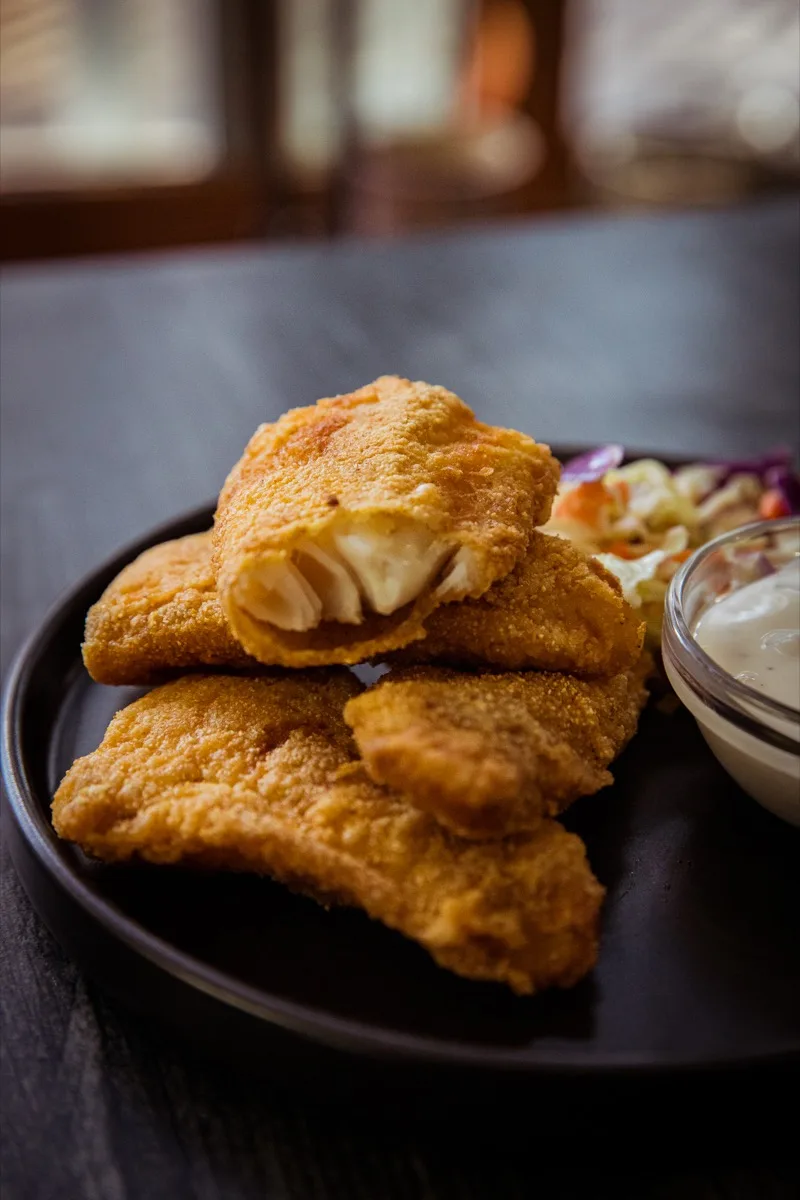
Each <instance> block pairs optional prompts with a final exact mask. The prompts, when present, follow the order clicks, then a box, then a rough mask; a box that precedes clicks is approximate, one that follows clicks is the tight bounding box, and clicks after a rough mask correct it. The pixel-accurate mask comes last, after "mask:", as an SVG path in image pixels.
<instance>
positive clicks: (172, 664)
mask: <svg viewBox="0 0 800 1200" xmlns="http://www.w3.org/2000/svg"><path fill="white" fill-rule="evenodd" d="M83 661H84V663H85V664H86V669H87V671H88V672H89V674H90V675H91V676H92V678H93V679H94V680H96V681H97V682H98V683H109V684H142V683H151V682H153V681H155V680H157V679H159V678H160V677H163V676H165V675H167V674H168V673H169V672H173V671H180V670H186V669H188V668H192V667H198V666H205V667H221V666H224V667H228V668H229V669H232V668H243V667H251V668H258V665H259V664H258V663H256V662H255V661H254V660H253V659H251V658H250V657H249V656H248V655H247V654H246V653H245V651H244V650H243V649H242V647H241V646H240V645H239V643H238V642H237V641H236V638H235V637H234V636H233V634H232V633H231V632H230V629H229V628H228V624H227V622H226V620H225V618H224V616H223V615H222V609H221V608H220V606H219V600H218V599H217V591H216V586H215V583H214V573H213V571H212V569H211V534H210V533H196V534H192V535H191V536H189V537H183V538H178V539H176V540H175V541H171V542H164V543H162V544H161V545H160V546H153V547H151V549H149V550H145V552H144V554H140V555H139V557H138V558H137V559H135V561H134V562H132V563H130V564H129V565H128V566H127V567H125V569H124V570H123V571H121V572H120V574H119V575H118V576H117V577H116V579H114V580H113V581H112V583H110V584H109V586H108V587H107V588H106V590H105V592H104V593H103V595H102V596H101V597H100V599H99V600H98V601H97V603H96V604H94V605H92V607H91V608H90V609H89V614H88V616H87V618H86V632H85V635H84V643H83Z"/></svg>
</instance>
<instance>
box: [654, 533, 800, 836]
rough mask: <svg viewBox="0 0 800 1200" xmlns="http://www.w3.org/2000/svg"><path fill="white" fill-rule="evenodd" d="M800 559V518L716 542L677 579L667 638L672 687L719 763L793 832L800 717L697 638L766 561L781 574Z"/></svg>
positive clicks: (798, 810)
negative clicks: (707, 619) (714, 607)
mask: <svg viewBox="0 0 800 1200" xmlns="http://www.w3.org/2000/svg"><path fill="white" fill-rule="evenodd" d="M798 554H800V518H798V517H784V518H782V519H781V520H778V521H758V522H756V523H755V524H753V525H745V526H744V527H743V528H741V529H736V530H733V531H732V532H730V533H725V534H723V535H722V536H721V537H718V538H715V539H714V541H713V542H709V543H708V545H707V546H703V547H702V548H701V549H700V550H698V551H697V552H696V553H695V554H693V555H692V557H691V558H690V559H689V560H688V561H687V562H686V563H684V565H683V566H682V567H681V569H680V570H679V571H678V572H677V574H676V575H675V577H674V578H673V580H672V583H671V584H670V588H669V592H668V593H667V600H666V605H665V610H664V630H663V635H662V650H663V656H664V667H665V669H666V672H667V675H668V676H669V680H670V683H671V684H672V686H673V687H674V689H675V691H676V692H677V694H678V696H679V698H680V699H681V700H682V702H683V703H684V704H685V705H686V707H687V708H688V709H689V711H690V712H691V713H692V715H693V716H694V718H695V720H696V721H697V724H698V725H699V727H700V730H701V732H702V734H703V736H704V737H705V739H706V741H707V742H708V744H709V746H710V747H711V749H712V750H713V752H714V754H715V755H716V757H717V758H718V759H719V761H720V762H721V763H722V765H723V767H725V769H726V771H728V773H729V774H730V775H732V776H733V778H734V779H735V780H736V781H737V783H738V784H739V785H740V786H741V787H742V788H744V790H745V791H746V792H747V793H748V795H750V796H752V797H753V799H754V800H757V801H758V802H759V804H762V805H763V806H764V807H765V808H768V809H769V810H770V811H771V812H773V813H775V814H776V816H779V817H781V818H783V820H785V821H789V822H790V823H791V824H793V825H800V712H798V711H797V709H794V708H789V707H788V706H787V705H785V704H780V703H779V702H778V701H777V700H772V699H770V698H769V697H768V696H765V695H763V694H762V693H761V692H757V691H755V690H754V689H753V688H750V687H748V686H747V684H745V683H742V682H740V681H739V680H738V679H735V678H734V676H733V675H730V674H729V673H728V672H727V671H726V670H724V668H723V667H721V666H719V664H718V663H716V662H714V660H713V659H712V658H710V657H709V656H708V654H706V652H705V651H704V650H703V649H701V647H700V646H699V645H698V643H697V641H696V640H695V637H694V630H695V629H696V627H697V622H698V621H699V619H700V617H701V616H702V614H703V613H704V612H705V611H706V609H707V608H708V607H709V606H710V605H711V604H713V603H714V601H715V600H716V599H717V598H718V597H719V595H720V593H721V592H723V591H734V590H737V589H738V588H740V587H744V586H745V584H747V583H750V582H752V580H753V579H754V578H757V577H758V564H759V562H760V561H763V560H762V556H763V557H766V558H767V559H768V560H769V562H770V563H771V564H772V565H774V566H780V565H782V564H783V563H785V562H786V561H788V560H789V559H790V558H791V557H793V556H794V555H798ZM798 669H799V670H800V666H798Z"/></svg>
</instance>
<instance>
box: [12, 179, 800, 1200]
mask: <svg viewBox="0 0 800 1200" xmlns="http://www.w3.org/2000/svg"><path fill="white" fill-rule="evenodd" d="M798 253H800V215H799V213H798V206H797V204H796V203H795V202H794V201H792V202H781V203H779V204H771V205H766V206H760V207H754V208H749V209H743V210H739V211H731V212H721V213H713V214H712V213H709V214H706V215H698V216H696V215H686V216H676V217H670V218H655V219H654V218H636V219H627V220H620V219H617V220H614V221H588V222H575V223H570V222H552V223H549V222H548V223H543V224H540V225H539V226H537V227H536V228H535V229H533V230H531V231H523V230H520V229H515V230H513V231H503V230H497V231H495V232H489V233H481V234H476V233H471V234H460V235H456V236H451V237H445V238H433V239H423V240H415V241H411V242H397V243H394V244H392V245H388V246H385V245H380V244H371V245H360V244H356V243H341V244H338V245H335V246H333V247H330V246H328V247H310V248H308V247H304V248H294V249H285V250H275V249H269V250H265V249H262V248H256V247H252V248H242V249H237V250H235V251H227V252H204V253H194V254H191V255H184V256H181V255H175V256H170V257H162V258H156V257H153V258H147V259H138V260H128V261H125V262H122V261H115V262H110V263H102V264H85V265H80V264H75V265H67V266H59V268H58V269H52V268H44V267H37V268H16V269H12V270H8V271H6V272H5V278H4V285H3V291H2V324H1V326H0V338H1V339H2V340H1V341H0V348H1V352H2V359H1V360H0V362H1V365H2V375H1V377H0V394H1V396H2V506H3V542H2V603H3V607H2V662H3V668H4V670H5V668H7V666H8V663H9V661H10V659H11V657H12V656H13V654H14V653H15V651H16V650H17V648H18V646H19V645H20V643H21V641H22V640H23V639H24V637H25V636H26V635H27V634H28V633H30V632H31V631H32V630H33V629H34V628H35V626H36V624H37V622H38V621H39V620H40V618H41V617H42V615H43V613H44V612H45V610H46V609H47V607H48V606H49V605H50V604H51V603H52V602H53V601H54V600H55V598H56V597H57V596H58V594H59V592H60V591H61V590H62V589H63V588H65V587H66V586H68V585H70V584H72V583H73V582H75V581H76V580H77V579H79V578H80V576H81V575H82V574H83V573H84V572H85V571H87V570H88V569H89V568H90V567H92V566H93V565H94V564H95V563H97V562H98V561H99V560H101V559H102V558H103V557H105V556H106V555H108V554H110V553H111V552H112V551H114V550H116V549H117V548H118V547H119V546H120V544H122V543H124V542H125V541H126V540H128V539H131V538H133V537H135V536H136V535H138V534H139V533H141V532H143V531H145V530H146V529H147V528H148V526H150V525H152V524H154V523H157V522H160V521H162V520H164V519H166V518H168V517H170V516H173V515H175V514H177V513H179V512H181V511H182V510H184V509H186V508H189V507H191V506H193V505H195V504H198V503H200V502H202V501H204V500H206V499H210V498H212V497H213V495H214V494H215V493H216V491H217V490H218V488H219V486H220V484H221V482H222V480H223V478H224V476H225V473H226V471H227V469H228V468H229V466H230V465H231V464H232V463H233V462H234V460H235V459H236V457H237V456H238V454H239V453H240V451H241V449H242V447H243V445H244V443H245V441H246V440H247V438H248V437H249V435H250V433H251V432H252V431H253V428H254V427H255V425H256V424H257V423H258V422H259V421H262V420H266V419H270V418H273V417H275V416H277V414H278V413H279V412H281V411H282V410H283V409H285V408H287V407H289V406H292V405H297V404H306V403H309V402H311V401H313V400H314V399H316V398H317V397H319V396H322V395H329V394H332V393H335V392H339V391H344V390H349V389H350V388H352V387H354V386H356V385H358V384H360V383H364V382H366V381H368V380H369V379H371V378H372V377H374V376H375V375H377V374H379V373H381V372H386V371H395V372H399V373H402V374H407V375H410V376H412V377H415V378H423V379H428V380H432V381H436V382H442V383H445V384H447V385H448V386H449V387H452V388H454V389H455V390H456V391H457V392H459V393H460V394H461V395H462V396H463V397H464V398H465V399H466V400H467V401H468V402H469V403H471V404H472V405H474V407H475V408H476V409H477V411H478V412H479V414H480V415H481V416H483V417H485V418H488V419H491V420H493V421H498V422H501V423H504V424H509V425H514V426H518V427H519V428H521V429H524V430H526V431H528V432H530V433H532V434H534V435H536V436H537V437H540V438H543V439H551V440H552V441H554V442H561V443H564V442H568V443H576V442H589V443H591V442H597V441H602V440H619V441H622V442H625V443H627V444H628V445H631V446H636V447H638V448H644V449H647V448H652V449H655V450H663V451H670V450H671V451H676V452H689V453H692V454H697V455H698V456H703V455H706V456H707V455H726V454H729V453H730V454H738V453H742V452H744V453H746V452H748V451H750V450H753V451H757V450H760V449H764V448H767V447H770V446H774V445H776V444H779V443H790V444H797V443H798V441H800V438H799V437H798V433H799V432H800V431H799V430H798V415H797V413H798V409H797V399H798V388H799V387H800V361H799V358H798V345H797V328H798V316H800V300H799V299H798V272H797V263H798ZM0 903H1V904H2V908H1V909H0V912H2V960H1V962H2V1021H3V1028H2V1048H3V1076H2V1083H3V1096H2V1115H3V1144H2V1187H3V1193H2V1194H3V1197H4V1200H29V1198H31V1200H33V1198H36V1200H38V1198H40V1197H41V1198H43V1200H44V1198H46V1200H50V1198H56V1197H57V1198H59V1200H60V1198H61V1197H64V1198H65V1200H83V1198H84V1197H85V1198H87V1200H138V1198H139V1197H141V1198H142V1200H145V1198H147V1200H160V1198H161V1197H164V1198H169V1200H180V1198H182V1197H198V1198H202V1200H218V1198H219V1200H223V1198H224V1200H238V1198H239V1197H242V1198H248V1200H249V1198H250V1197H253V1198H255V1197H266V1198H269V1200H272V1198H273V1197H274V1198H276V1200H305V1198H306V1197H313V1198H314V1200H317V1198H319V1200H328V1198H331V1200H360V1198H367V1197H368V1198H370V1200H371V1198H372V1197H379V1198H381V1200H382V1198H383V1197H386V1198H387V1200H394V1198H395V1197H397V1198H398V1200H406V1198H411V1197H424V1198H436V1200H439V1198H442V1200H450V1198H451V1197H452V1198H454V1200H467V1198H472V1197H475V1198H479V1197H481V1198H482V1197H497V1198H498V1200H503V1198H505V1197H526V1196H534V1195H535V1196H543V1197H551V1196H552V1197H562V1196H581V1197H582V1196H592V1197H594V1196H601V1195H602V1196H605V1195H614V1196H636V1197H647V1196H654V1197H656V1196H657V1197H661V1196H672V1195H681V1196H687V1197H694V1196H698V1197H700V1196H702V1197H705V1196H709V1197H711V1196H714V1197H718V1198H719V1197H726V1198H727V1197H731V1198H734V1197H750V1196H753V1197H759V1198H760V1197H764V1198H766V1200H772V1198H773V1197H775V1198H777V1197H783V1196H787V1197H788V1196H794V1195H796V1194H797V1191H796V1189H797V1187H798V1179H797V1175H796V1173H795V1169H794V1164H793V1162H792V1161H791V1160H790V1153H791V1149H790V1148H789V1147H787V1145H786V1144H785V1143H783V1142H781V1141H780V1140H779V1139H773V1140H772V1141H770V1139H767V1142H764V1141H763V1140H758V1141H757V1142H756V1141H751V1140H748V1139H746V1138H745V1139H742V1138H738V1139H736V1140H730V1139H728V1140H727V1141H726V1139H725V1138H724V1137H723V1138H722V1139H721V1141H720V1139H718V1138H711V1136H710V1133H709V1131H707V1130H702V1131H695V1132H696V1133H697V1134H698V1135H699V1136H698V1137H697V1138H694V1139H690V1138H688V1137H686V1136H685V1134H684V1133H683V1132H681V1133H680V1134H678V1133H677V1130H678V1129H679V1125H678V1124H676V1115H675V1114H674V1113H660V1114H659V1113H654V1119H653V1126H652V1131H651V1134H652V1136H651V1137H650V1138H649V1139H647V1140H645V1141H643V1140H642V1139H641V1138H637V1140H636V1142H635V1144H633V1145H632V1144H631V1143H630V1140H629V1139H628V1138H626V1131H625V1130H620V1131H619V1137H618V1138H617V1139H615V1138H609V1136H608V1135H607V1134H606V1135H604V1136H603V1138H602V1139H600V1140H598V1139H593V1138H592V1137H591V1135H590V1133H581V1135H580V1136H570V1132H569V1117H568V1114H565V1122H564V1124H565V1135H564V1138H563V1139H556V1140H555V1141H553V1140H552V1139H550V1140H548V1142H547V1143H546V1144H545V1143H543V1142H542V1141H541V1139H539V1140H537V1137H536V1131H535V1125H534V1124H533V1123H532V1124H531V1127H530V1129H529V1131H528V1133H527V1136H521V1135H520V1134H519V1133H518V1132H515V1133H514V1134H513V1136H512V1135H511V1134H509V1136H507V1137H504V1136H503V1133H502V1130H501V1131H499V1133H498V1131H497V1130H494V1131H486V1132H485V1133H481V1131H479V1130H472V1129H471V1130H469V1132H468V1133H467V1132H466V1130H465V1129H464V1128H455V1129H454V1128H452V1126H451V1125H450V1124H449V1123H448V1122H447V1121H446V1119H443V1123H442V1125H441V1126H436V1127H431V1126H425V1127H420V1126H418V1125H417V1124H416V1123H415V1122H414V1121H413V1120H411V1119H410V1118H408V1119H407V1118H406V1117H405V1116H404V1115H402V1114H400V1115H398V1114H397V1113H393V1114H385V1113H381V1112H371V1113H365V1112H364V1111H354V1110H353V1111H349V1110H347V1108H346V1107H345V1108H341V1109H338V1110H337V1111H330V1110H327V1109H324V1108H320V1107H319V1106H318V1105H317V1104H316V1103H315V1097H314V1096H313V1095H308V1094H302V1095H292V1094H277V1093H272V1092H271V1091H270V1089H269V1088H266V1087H265V1086H264V1085H263V1084H257V1083H255V1082H253V1081H250V1080H246V1079H243V1078H240V1077H238V1076H235V1075H233V1074H231V1073H229V1072H226V1071H225V1070H223V1069H222V1068H220V1067H217V1066H212V1065H208V1064H206V1063H205V1062H204V1061H203V1060H202V1058H201V1057H200V1056H199V1055H197V1054H195V1053H193V1052H191V1051H189V1050H186V1049H184V1048H182V1047H178V1046H174V1045H165V1044H164V1043H163V1042H162V1040H161V1039H160V1038H159V1037H158V1035H157V1034H156V1033H154V1032H153V1031H150V1030H149V1029H146V1028H144V1027H143V1026H142V1025H141V1024H140V1023H139V1022H138V1021H137V1019H136V1018H134V1017H132V1016H130V1015H128V1014H127V1013H126V1012H125V1011H124V1010H123V1009H122V1008H120V1007H119V1006H117V1005H115V1004H112V1003H111V1002H109V1001H107V1000H106V999H105V998H104V997H103V996H102V995H101V994H100V993H99V992H98V991H97V990H96V988H95V987H94V986H93V985H92V984H91V983H90V982H88V981H87V980H86V979H85V978H84V977H83V976H82V975H81V974H80V973H78V971H77V970H76V969H75V968H74V967H73V966H72V964H71V963H70V962H69V961H68V960H67V959H66V958H65V956H64V954H63V953H62V951H61V950H60V948H59V947H58V945H57V944H56V943H55V942H54V941H53V939H52V938H51V937H50V935H49V934H48V933H47V932H46V931H45V930H44V928H43V927H42V926H41V924H40V923H39V921H38V919H37V918H36V917H35V916H34V914H33V913H32V910H31V909H30V907H29V905H28V902H27V900H26V898H25V896H24V894H23V893H22V891H21V888H20V885H19V883H18V882H17V879H16V876H15V875H14V872H13V869H11V867H10V866H9V863H8V861H7V856H6V853H5V851H4V854H3V875H2V898H1V900H0ZM444 1116H445V1117H446V1114H445V1115H444ZM712 1125H713V1122H712V1121H711V1119H710V1123H709V1130H710V1129H711V1126H712Z"/></svg>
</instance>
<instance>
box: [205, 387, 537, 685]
mask: <svg viewBox="0 0 800 1200" xmlns="http://www.w3.org/2000/svg"><path fill="white" fill-rule="evenodd" d="M557 471H558V468H557V465H556V463H555V460H554V459H553V458H552V455H551V454H550V452H549V450H548V448H547V447H546V446H540V445H538V444H537V443H536V442H534V441H533V440H532V439H531V438H529V437H526V436H525V435H524V434H519V433H516V432H514V431H511V430H505V429H498V428H494V427H492V426H487V425H484V424H482V423H481V422H479V421H477V420H476V419H475V416H474V414H473V413H472V412H471V411H470V409H469V408H467V406H466V405H465V404H463V403H462V402H461V401H460V400H459V399H458V397H457V396H454V395H453V394H452V392H448V391H447V390H446V389H444V388H438V387H431V386H429V385H428V384H421V383H411V382H409V381H408V380H402V379H397V378H395V377H385V378H382V379H378V380H376V381H375V383H373V384H370V385H368V387H366V388H362V389H360V391H358V392H354V393H352V394H349V395H346V396H337V397H334V398H333V399H329V400H321V401H320V402H319V403H318V404H316V405H315V406H313V407H312V408H305V409H295V410H293V411H291V412H289V413H286V414H285V415H284V416H283V417H281V419H280V420H279V421H278V422H276V424H274V425H265V426H262V427H261V428H260V429H259V430H258V431H257V432H256V434H255V435H254V437H253V438H252V439H251V441H250V443H249V445H248V447H247V448H246V450H245V453H244V455H243V457H242V459H241V460H240V461H239V463H237V465H236V466H235V467H234V469H233V471H232V472H231V474H230V476H229V477H228V480H227V481H226V484H225V487H224V488H223V491H222V493H221V495H220V500H219V505H218V508H217V514H216V518H215V527H214V562H215V568H216V578H217V590H218V593H219V598H220V603H221V605H222V608H223V611H224V612H225V616H226V618H227V620H228V622H229V624H230V627H231V629H232V630H233V632H234V634H235V635H236V637H237V638H238V639H239V641H240V642H241V643H242V645H243V646H244V647H245V649H246V650H247V651H248V653H250V654H252V655H253V656H254V657H256V658H258V659H260V660H261V661H262V662H282V663H284V664H285V665H288V666H311V665H321V664H324V663H331V662H356V661H358V660H359V658H363V657H366V656H367V655H368V654H374V653H376V652H383V651H388V650H393V649H396V648H398V647H400V646H403V645H407V644H408V643H409V642H410V641H412V640H414V639H415V638H419V637H421V636H423V626H422V621H423V619H424V617H425V616H426V615H427V614H428V613H430V612H431V611H432V610H433V609H434V608H436V607H438V606H439V605H440V604H444V603H448V602H450V601H455V600H461V599H463V598H464V597H467V596H473V597H475V596H480V595H482V594H483V592H485V591H486V590H487V588H489V587H490V586H491V584H492V583H493V582H494V581H495V580H496V579H498V578H500V577H502V576H503V575H505V574H506V573H507V572H508V571H510V570H511V569H512V567H513V566H514V564H515V563H516V562H517V561H518V560H519V558H520V557H521V555H522V554H524V552H525V548H526V546H527V543H528V540H529V537H530V534H531V531H532V529H533V528H534V526H535V525H537V524H539V523H540V522H541V521H542V519H545V518H546V515H547V513H548V512H549V510H550V505H551V502H552V497H553V493H554V490H555V486H556V479H557Z"/></svg>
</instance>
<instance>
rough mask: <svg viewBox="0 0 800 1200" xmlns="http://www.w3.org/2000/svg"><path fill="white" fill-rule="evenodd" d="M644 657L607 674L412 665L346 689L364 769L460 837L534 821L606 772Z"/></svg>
mask: <svg viewBox="0 0 800 1200" xmlns="http://www.w3.org/2000/svg"><path fill="white" fill-rule="evenodd" d="M644 675H645V670H644V667H643V666H637V667H634V668H631V669H630V670H628V671H623V672H621V673H620V674H618V675H615V676H613V677H612V678H611V679H592V680H581V679H576V678H574V677H573V676H570V675H559V674H553V673H550V672H546V671H525V672H504V673H502V674H494V673H492V674H489V673H479V674H473V673H470V672H464V671H451V670H447V669H444V668H435V667H411V668H409V669H406V670H401V671H392V672H390V673H389V674H388V675H386V676H384V677H383V678H382V679H380V680H379V681H378V682H377V683H376V684H375V685H374V686H373V687H371V688H370V689H369V690H368V691H366V692H363V693H362V694H361V695H360V696H357V697H356V698H355V699H353V700H351V701H350V702H349V704H348V705H347V707H346V709H345V720H346V721H347V722H348V724H349V725H350V727H351V728H352V730H353V733H354V735H355V739H356V744H357V745H358V749H359V751H360V753H361V757H362V759H363V760H364V764H365V766H366V769H367V771H368V773H369V775H370V777H371V778H372V779H373V780H374V781H375V782H376V783H381V784H386V785H388V786H389V787H392V788H394V789H396V790H397V791H399V792H402V793H403V794H404V795H405V797H406V799H407V800H408V803H409V804H413V805H414V806H415V807H417V808H420V809H422V810H424V811H426V812H429V813H431V814H432V815H433V816H434V817H435V818H436V819H437V821H440V822H441V823H442V824H443V825H446V826H447V828H448V829H451V830H453V831H454V832H455V833H457V834H459V835H460V836H461V837H466V838H491V837H505V836H506V835H508V834H510V833H517V832H520V831H522V830H531V829H535V828H536V827H537V826H538V825H539V824H540V823H541V821H542V820H543V819H544V818H547V817H553V816H556V815H557V814H558V813H560V812H563V810H564V809H565V808H567V806H568V805H569V804H571V803H572V801H573V800H577V799H578V797H579V796H588V795H591V794H592V793H593V792H596V791H598V790H599V789H600V788H602V787H605V786H606V785H607V784H609V783H612V782H613V779H612V777H611V775H610V773H609V772H608V770H607V767H608V764H609V763H610V762H611V761H612V760H613V759H614V758H616V756H617V755H618V754H619V753H620V751H621V750H622V749H623V747H624V746H625V745H626V744H627V743H628V741H629V740H630V739H631V737H632V736H633V734H634V733H635V731H636V726H637V723H638V720H639V714H640V712H641V710H642V708H643V707H644V705H645V703H646V700H647V691H646V689H645V686H644Z"/></svg>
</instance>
